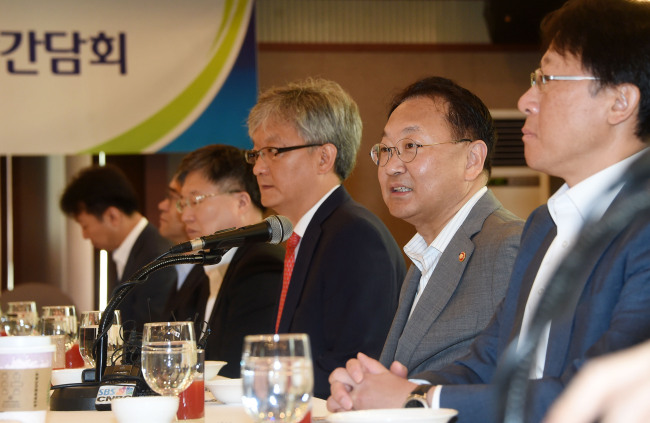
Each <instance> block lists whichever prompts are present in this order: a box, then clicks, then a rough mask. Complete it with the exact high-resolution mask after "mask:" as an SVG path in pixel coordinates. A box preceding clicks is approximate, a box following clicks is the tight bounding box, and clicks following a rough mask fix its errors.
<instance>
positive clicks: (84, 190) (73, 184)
mask: <svg viewBox="0 0 650 423" xmlns="http://www.w3.org/2000/svg"><path fill="white" fill-rule="evenodd" d="M111 206H113V207H116V208H117V209H118V210H121V211H122V212H123V213H124V214H126V215H132V214H133V213H135V212H136V211H138V197H137V195H136V193H135V189H134V188H133V185H131V183H130V182H129V180H128V179H127V177H126V176H125V175H124V173H123V172H122V171H121V170H120V169H119V168H118V167H116V166H113V165H106V166H97V165H95V166H90V167H87V168H84V169H82V170H81V171H79V173H77V174H76V175H75V176H74V177H73V178H72V180H71V181H70V183H69V184H68V186H67V187H66V188H65V190H64V191H63V194H62V195H61V201H60V207H61V210H62V211H63V212H64V213H65V214H67V215H68V216H73V217H74V216H78V215H79V214H80V213H82V212H86V213H89V214H91V215H93V216H95V217H97V218H98V219H100V220H101V218H102V215H103V214H104V212H105V211H106V209H107V208H109V207H111Z"/></svg>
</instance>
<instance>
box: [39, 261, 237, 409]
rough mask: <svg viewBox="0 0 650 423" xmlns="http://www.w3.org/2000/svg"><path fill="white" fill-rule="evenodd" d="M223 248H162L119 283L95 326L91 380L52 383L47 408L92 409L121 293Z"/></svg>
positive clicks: (104, 367) (126, 292)
mask: <svg viewBox="0 0 650 423" xmlns="http://www.w3.org/2000/svg"><path fill="white" fill-rule="evenodd" d="M226 251H227V249H215V250H207V251H199V252H197V253H196V254H170V253H169V252H166V253H164V254H162V255H161V256H159V257H158V258H156V259H155V260H153V261H152V262H150V263H149V264H147V265H146V266H144V267H142V268H141V269H140V270H138V271H137V272H136V273H135V274H134V275H133V276H131V278H130V279H129V280H128V281H126V282H124V283H123V284H121V285H119V286H118V287H117V288H115V290H114V291H113V295H112V297H111V299H110V301H109V302H108V304H107V305H106V308H105V309H104V311H103V315H102V318H101V320H100V322H99V327H98V330H97V339H96V340H95V343H94V345H93V352H94V356H95V377H94V379H95V380H94V381H88V380H86V378H84V381H83V382H81V383H73V384H67V385H58V386H53V387H52V390H53V391H54V392H53V393H52V395H51V397H50V409H51V410H56V411H77V410H95V409H96V407H95V398H96V396H97V392H98V389H99V386H100V384H101V382H102V380H103V379H104V373H105V371H106V366H107V362H108V330H109V329H110V327H111V325H112V324H113V317H114V315H115V310H116V309H117V308H118V306H119V305H120V303H121V302H122V300H123V299H124V297H126V296H127V295H128V293H129V292H130V291H131V290H132V289H133V288H134V287H136V286H137V285H139V284H141V283H144V282H146V280H147V277H148V276H149V275H150V274H151V273H153V272H155V271H157V270H160V269H163V268H165V267H169V266H174V265H177V264H184V263H190V264H201V265H209V264H217V263H219V262H220V261H221V257H222V256H223V254H224V253H225V252H226Z"/></svg>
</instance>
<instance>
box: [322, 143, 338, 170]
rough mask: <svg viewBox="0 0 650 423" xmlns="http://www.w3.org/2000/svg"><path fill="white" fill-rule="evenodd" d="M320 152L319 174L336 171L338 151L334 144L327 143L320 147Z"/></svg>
mask: <svg viewBox="0 0 650 423" xmlns="http://www.w3.org/2000/svg"><path fill="white" fill-rule="evenodd" d="M319 150H320V151H319V152H318V160H319V161H318V170H319V173H321V174H324V173H329V172H330V171H332V170H333V169H334V165H335V164H336V155H337V154H338V149H337V148H336V146H335V145H334V144H331V143H327V144H323V145H322V146H320V147H319Z"/></svg>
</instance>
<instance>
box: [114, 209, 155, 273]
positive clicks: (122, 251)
mask: <svg viewBox="0 0 650 423" xmlns="http://www.w3.org/2000/svg"><path fill="white" fill-rule="evenodd" d="M147 223H149V221H148V220H147V218H146V217H142V219H140V220H139V221H138V223H136V225H135V226H134V227H133V229H131V232H129V234H128V235H127V236H126V238H124V241H122V243H121V244H120V246H119V247H117V248H116V249H115V250H113V253H112V254H111V257H112V258H113V261H114V262H115V268H116V270H117V280H122V274H123V273H124V267H126V262H127V261H128V260H129V256H130V255H131V250H132V249H133V244H135V241H137V240H138V237H139V236H140V234H141V233H142V231H144V228H146V227H147ZM128 276H129V277H130V276H131V275H128Z"/></svg>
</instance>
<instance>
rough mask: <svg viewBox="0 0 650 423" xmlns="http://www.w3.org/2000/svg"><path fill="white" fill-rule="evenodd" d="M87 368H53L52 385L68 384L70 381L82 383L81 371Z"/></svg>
mask: <svg viewBox="0 0 650 423" xmlns="http://www.w3.org/2000/svg"><path fill="white" fill-rule="evenodd" d="M84 370H85V369H84V368H83V367H82V368H79V369H58V370H52V385H66V384H68V383H81V373H82V372H83V371H84Z"/></svg>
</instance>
